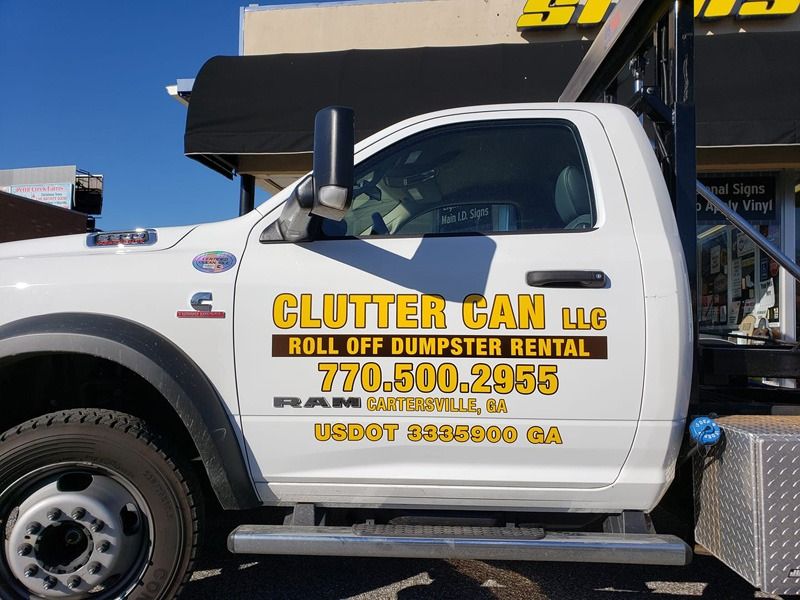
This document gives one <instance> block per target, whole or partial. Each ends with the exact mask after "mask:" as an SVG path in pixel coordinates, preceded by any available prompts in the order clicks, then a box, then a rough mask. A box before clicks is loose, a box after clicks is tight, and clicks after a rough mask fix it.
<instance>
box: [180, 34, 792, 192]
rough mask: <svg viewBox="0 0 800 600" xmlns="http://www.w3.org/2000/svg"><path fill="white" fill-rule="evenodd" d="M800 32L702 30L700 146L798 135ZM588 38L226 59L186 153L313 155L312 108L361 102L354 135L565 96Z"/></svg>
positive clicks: (195, 109)
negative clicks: (429, 115) (426, 116)
mask: <svg viewBox="0 0 800 600" xmlns="http://www.w3.org/2000/svg"><path fill="white" fill-rule="evenodd" d="M799 45H800V33H797V32H786V33H784V32H774V33H747V34H735V35H734V34H731V35H717V36H707V37H698V38H697V42H696V48H697V64H696V69H695V79H696V83H697V88H696V96H695V97H696V102H697V105H698V112H697V123H698V125H697V131H698V135H697V140H698V145H699V146H729V145H756V144H798V143H800V114H799V113H800V109H798V107H799V106H800V61H797V60H795V59H794V57H795V56H796V54H797V48H798V46H799ZM588 46H589V43H588V42H582V41H575V42H567V43H539V44H504V45H493V46H470V47H456V48H409V49H401V50H349V51H344V52H327V53H314V54H281V55H271V56H244V57H238V56H237V57H223V56H218V57H215V58H212V59H211V60H209V61H208V62H207V63H206V64H205V65H204V66H203V68H202V69H201V70H200V73H198V75H197V78H196V80H195V83H194V87H193V89H192V96H191V101H190V103H189V112H188V115H187V120H186V134H185V137H184V151H185V153H186V154H187V155H189V156H191V157H192V158H195V159H197V160H199V161H201V162H203V163H204V164H206V165H208V166H210V167H212V168H214V169H216V170H218V171H220V172H221V173H224V174H226V175H228V176H231V175H232V171H235V170H236V169H237V168H238V164H239V156H241V155H247V154H261V155H266V154H290V153H297V152H310V151H311V148H312V141H313V140H312V138H313V135H312V128H313V122H314V115H315V113H316V112H317V110H319V109H320V108H323V107H325V106H330V105H335V104H338V105H345V106H351V107H353V108H354V109H355V111H356V139H359V140H360V139H363V138H365V137H367V136H368V135H370V134H372V133H375V132H376V131H379V130H380V129H382V128H384V127H386V126H388V125H390V124H392V123H394V122H397V121H400V120H402V119H405V118H407V117H410V116H413V115H415V114H420V113H425V112H430V111H434V110H439V109H445V108H452V107H456V106H469V105H478V104H493V103H504V102H545V101H555V100H556V99H557V98H558V96H559V94H560V93H561V91H562V90H563V88H564V86H565V85H566V83H567V81H568V80H569V77H570V76H571V74H572V73H573V71H574V70H575V68H576V67H577V65H578V63H579V62H580V60H581V58H582V57H583V54H584V53H585V51H586V49H587V48H588Z"/></svg>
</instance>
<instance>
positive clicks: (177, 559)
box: [0, 409, 201, 600]
mask: <svg viewBox="0 0 800 600" xmlns="http://www.w3.org/2000/svg"><path fill="white" fill-rule="evenodd" d="M166 448H167V444H166V443H165V441H164V440H163V439H162V438H160V437H159V436H158V435H157V434H156V433H154V432H153V431H152V430H151V429H150V428H149V427H148V426H147V424H146V423H145V422H144V421H142V420H141V419H139V418H137V417H133V416H131V415H127V414H124V413H121V412H116V411H110V410H99V409H76V410H65V411H60V412H55V413H50V414H47V415H43V416H41V417H37V418H35V419H31V420H30V421H27V422H26V423H23V424H21V425H19V426H17V427H14V428H12V429H10V430H9V431H7V432H5V433H4V434H2V435H1V436H0V531H4V532H5V536H4V539H3V543H2V544H0V598H3V599H13V600H22V599H25V600H28V599H29V598H39V597H45V596H46V594H45V593H44V592H39V593H41V594H43V596H39V593H36V594H32V593H31V591H30V589H29V588H26V587H24V586H23V585H22V584H21V583H20V581H22V580H21V579H20V578H19V577H17V576H16V575H15V572H14V570H13V569H12V565H13V564H14V563H13V561H15V560H17V559H16V558H15V557H14V556H13V554H12V555H11V556H9V553H10V552H13V550H12V549H9V548H8V546H9V544H10V543H15V542H14V539H16V538H11V537H9V536H10V534H9V532H10V531H12V529H13V528H14V527H15V523H16V521H17V517H18V516H19V515H20V514H25V513H24V512H22V511H20V506H23V507H24V506H25V504H24V499H25V498H26V497H27V498H31V497H33V494H34V493H35V491H34V490H41V489H42V487H43V486H47V489H48V490H49V489H53V486H54V483H53V482H54V481H57V482H58V483H57V484H55V485H56V487H57V486H58V485H61V483H60V480H58V479H54V478H57V477H62V478H64V477H65V475H63V474H64V473H68V474H70V476H72V477H88V478H89V480H90V481H91V480H93V479H92V478H95V477H96V478H97V479H103V480H104V481H110V482H111V483H109V484H107V485H111V486H116V485H118V484H119V488H120V489H124V490H125V491H126V492H127V491H130V493H131V495H132V497H134V498H137V499H139V503H141V504H142V507H141V508H142V511H141V513H137V514H141V515H143V516H144V517H145V518H142V519H141V522H142V523H144V524H145V525H146V526H147V530H145V529H144V527H141V528H140V529H141V533H140V532H138V531H137V533H136V535H137V536H138V537H137V538H136V539H137V541H136V543H135V544H134V543H133V542H131V543H130V544H129V545H130V546H136V549H135V550H134V551H131V552H129V551H127V550H126V551H125V552H124V554H125V556H126V559H125V561H124V562H123V563H122V564H123V565H125V566H124V567H119V568H120V569H122V570H123V571H125V572H126V573H127V574H126V575H120V574H117V575H115V576H114V577H113V578H110V579H109V582H108V583H107V584H105V585H106V589H105V590H103V591H101V592H99V593H97V592H93V593H91V594H89V595H88V596H85V597H87V598H96V599H97V600H100V599H102V600H111V599H117V598H126V599H130V600H156V599H159V600H165V599H169V598H175V597H177V596H178V594H179V593H180V591H181V588H182V587H183V586H184V584H185V583H186V580H187V579H188V577H189V575H190V572H191V568H192V564H193V562H194V559H195V555H196V552H197V545H198V535H199V532H198V527H199V520H200V519H199V513H200V509H201V507H200V505H199V500H200V497H199V494H198V495H196V494H197V492H196V490H199V486H198V485H197V484H196V481H195V478H194V477H193V476H192V473H191V469H190V468H188V466H184V465H183V464H182V463H181V462H180V460H179V458H178V456H177V454H175V453H172V452H169V451H168V450H166ZM69 469H73V471H75V472H76V473H78V474H77V475H74V474H72V471H69ZM84 471H85V472H86V473H88V475H84V474H83V472H84ZM47 478H49V479H47ZM42 482H45V483H42ZM48 482H49V483H48ZM37 486H38V487H37ZM87 489H89V488H87ZM121 493H123V492H121ZM87 494H88V492H87ZM26 495H27V496H26ZM54 497H55V498H58V496H54ZM87 497H89V496H87ZM48 501H49V500H48ZM136 506H137V508H138V504H137V505H136ZM64 518H67V517H64ZM20 523H22V520H21V519H20ZM73 524H78V523H77V522H69V525H70V526H72V525H73ZM60 525H61V524H60V523H57V524H56V527H58V526H60ZM78 525H79V524H78ZM45 526H47V522H46V521H45ZM20 527H21V525H20ZM137 527H138V526H137ZM45 528H46V529H47V527H45ZM108 529H109V528H107V530H108ZM117 529H120V528H119V527H118V528H117ZM13 531H15V532H16V535H21V534H20V533H19V532H20V530H19V529H13ZM62 531H63V530H62ZM86 531H87V535H86V538H85V539H86V540H88V541H86V542H85V544H86V546H85V547H86V548H88V550H86V552H92V550H91V548H93V547H94V545H93V542H92V540H93V539H95V540H99V535H100V534H97V533H96V534H95V538H92V535H91V533H88V529H86ZM33 537H34V538H36V536H33ZM39 539H40V538H39ZM131 539H132V538H131ZM31 543H32V544H33V543H34V542H31ZM125 543H126V542H125V540H123V541H122V542H121V543H120V544H119V545H120V546H124V545H125ZM101 551H102V550H101ZM17 554H19V552H17ZM120 554H123V552H120ZM134 555H135V556H136V557H137V558H136V559H133V558H129V557H130V556H134ZM31 556H32V557H34V558H35V559H37V560H38V559H39V546H38V545H36V546H35V551H34V552H33V553H32V554H31ZM92 556H94V555H92ZM87 560H88V559H87ZM129 563H130V565H131V566H128V565H129ZM39 564H41V563H39ZM76 564H77V563H76ZM17 565H18V563H17ZM89 566H91V565H89ZM15 568H16V569H17V571H16V573H18V572H19V567H18V566H17V567H15ZM48 568H49V567H48ZM82 569H85V567H82ZM42 573H43V571H41V570H40V572H39V575H40V576H41V575H42ZM74 574H75V575H78V574H79V573H77V572H75V573H74ZM38 583H42V582H38ZM28 585H29V586H33V583H31V582H30V580H28ZM57 585H58V586H61V585H63V583H62V581H61V580H57ZM86 585H87V586H88V585H89V582H88V581H86ZM85 593H86V592H84V594H85ZM72 595H73V594H72V593H69V596H72ZM69 596H68V597H69ZM75 597H76V598H78V597H81V598H82V597H84V596H83V595H81V594H78V593H75Z"/></svg>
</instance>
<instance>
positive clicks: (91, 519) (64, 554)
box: [5, 471, 147, 600]
mask: <svg viewBox="0 0 800 600" xmlns="http://www.w3.org/2000/svg"><path fill="white" fill-rule="evenodd" d="M14 513H15V514H14ZM6 531H7V535H6V540H5V556H6V562H7V564H8V567H9V569H10V570H11V573H12V574H13V575H14V576H15V577H16V579H17V580H18V581H19V582H20V583H21V584H22V585H23V586H25V588H27V589H28V591H30V592H31V593H32V594H34V595H35V597H41V598H68V599H70V600H72V599H78V598H84V597H88V596H90V595H91V593H92V592H95V591H99V590H103V589H108V588H109V587H111V586H113V585H115V584H116V583H117V582H119V581H120V580H121V579H125V578H127V577H128V576H129V575H130V572H131V569H133V568H134V565H135V564H136V563H137V561H139V560H141V557H142V551H143V547H144V544H145V542H146V540H147V524H146V519H145V515H144V514H143V513H142V511H141V508H140V507H139V504H138V503H137V501H136V499H135V498H134V497H133V495H132V494H131V493H130V492H129V491H128V490H127V489H126V488H125V487H124V486H123V485H122V484H121V483H119V482H118V481H116V480H115V479H113V478H111V477H109V476H106V475H99V474H95V473H88V472H81V471H70V472H66V473H63V474H61V475H59V476H57V477H55V478H53V477H51V478H49V479H47V480H45V481H44V482H42V484H41V485H40V486H39V487H38V488H35V489H34V490H33V491H32V492H31V493H29V494H28V495H27V497H26V498H25V499H24V500H23V501H22V503H21V504H19V506H18V507H17V508H16V509H15V510H14V512H13V513H12V518H11V519H9V528H7V530H6Z"/></svg>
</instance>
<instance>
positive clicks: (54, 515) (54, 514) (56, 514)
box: [47, 508, 62, 521]
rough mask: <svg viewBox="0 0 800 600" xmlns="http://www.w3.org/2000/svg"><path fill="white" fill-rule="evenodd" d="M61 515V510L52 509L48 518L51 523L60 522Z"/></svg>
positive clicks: (48, 513) (48, 512)
mask: <svg viewBox="0 0 800 600" xmlns="http://www.w3.org/2000/svg"><path fill="white" fill-rule="evenodd" d="M61 514H62V513H61V509H60V508H51V509H50V510H48V511H47V518H48V519H50V520H51V521H58V520H59V519H60V518H61Z"/></svg>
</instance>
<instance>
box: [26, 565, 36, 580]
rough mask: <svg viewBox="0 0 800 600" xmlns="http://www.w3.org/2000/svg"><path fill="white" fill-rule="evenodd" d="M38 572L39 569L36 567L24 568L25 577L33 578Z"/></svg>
mask: <svg viewBox="0 0 800 600" xmlns="http://www.w3.org/2000/svg"><path fill="white" fill-rule="evenodd" d="M38 572H39V567H37V566H36V565H28V566H27V567H25V577H33V576H34V575H36V574H37V573H38Z"/></svg>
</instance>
